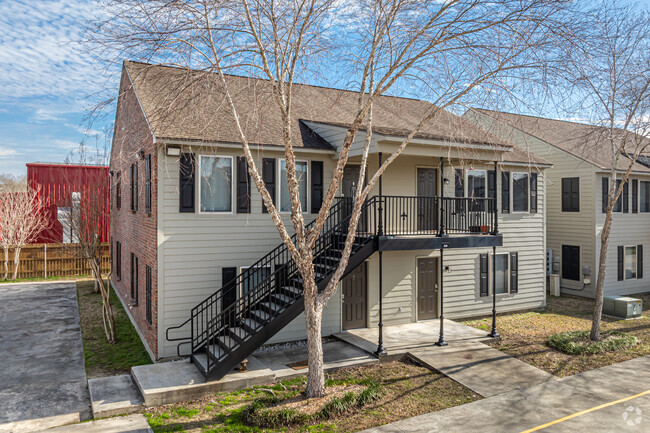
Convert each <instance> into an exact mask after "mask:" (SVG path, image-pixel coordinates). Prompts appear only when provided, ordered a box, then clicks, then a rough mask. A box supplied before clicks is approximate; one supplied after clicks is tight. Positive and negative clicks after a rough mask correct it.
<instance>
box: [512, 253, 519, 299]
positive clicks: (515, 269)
mask: <svg viewBox="0 0 650 433" xmlns="http://www.w3.org/2000/svg"><path fill="white" fill-rule="evenodd" d="M518 292H519V253H516V252H511V253H510V293H518Z"/></svg>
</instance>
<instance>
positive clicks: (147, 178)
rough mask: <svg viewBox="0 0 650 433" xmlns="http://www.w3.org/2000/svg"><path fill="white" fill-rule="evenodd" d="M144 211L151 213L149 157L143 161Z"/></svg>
mask: <svg viewBox="0 0 650 433" xmlns="http://www.w3.org/2000/svg"><path fill="white" fill-rule="evenodd" d="M144 211H145V212H146V213H151V155H147V158H146V159H145V160H144Z"/></svg>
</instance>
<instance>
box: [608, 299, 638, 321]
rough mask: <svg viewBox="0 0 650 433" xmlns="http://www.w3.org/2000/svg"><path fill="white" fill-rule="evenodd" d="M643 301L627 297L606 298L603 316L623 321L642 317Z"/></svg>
mask: <svg viewBox="0 0 650 433" xmlns="http://www.w3.org/2000/svg"><path fill="white" fill-rule="evenodd" d="M641 313H643V301H642V300H641V299H637V298H630V297H627V296H605V297H604V298H603V314H605V315H607V316H613V317H619V318H621V319H634V318H637V317H641Z"/></svg>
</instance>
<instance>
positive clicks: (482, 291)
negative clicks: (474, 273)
mask: <svg viewBox="0 0 650 433" xmlns="http://www.w3.org/2000/svg"><path fill="white" fill-rule="evenodd" d="M479 260H480V271H481V274H480V280H479V295H480V296H488V295H489V294H490V293H489V291H488V255H487V254H481V255H480V258H479Z"/></svg>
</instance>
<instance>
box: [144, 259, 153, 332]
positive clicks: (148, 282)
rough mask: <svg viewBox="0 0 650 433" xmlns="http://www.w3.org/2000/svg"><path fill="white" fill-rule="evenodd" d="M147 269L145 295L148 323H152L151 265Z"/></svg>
mask: <svg viewBox="0 0 650 433" xmlns="http://www.w3.org/2000/svg"><path fill="white" fill-rule="evenodd" d="M146 270H147V273H146V281H145V283H146V286H145V289H146V292H145V295H146V298H147V299H146V302H147V303H146V313H147V323H148V324H150V325H151V323H152V320H151V319H152V318H151V316H152V314H151V267H150V266H149V265H147V267H146Z"/></svg>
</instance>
